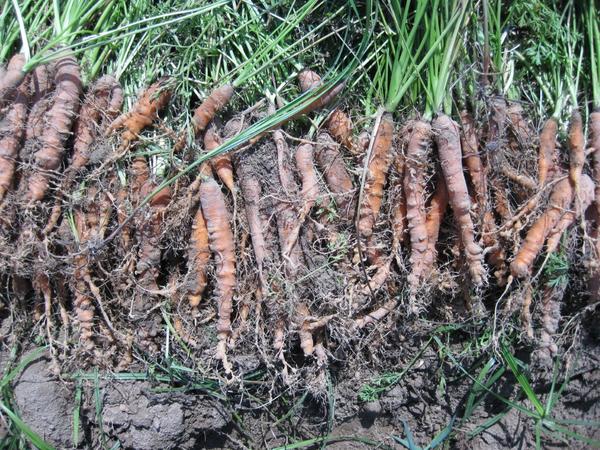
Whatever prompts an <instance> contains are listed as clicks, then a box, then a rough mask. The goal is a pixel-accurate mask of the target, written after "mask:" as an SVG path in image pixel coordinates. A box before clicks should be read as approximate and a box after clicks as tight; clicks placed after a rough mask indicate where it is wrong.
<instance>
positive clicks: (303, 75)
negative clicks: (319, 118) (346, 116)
mask: <svg viewBox="0 0 600 450" xmlns="http://www.w3.org/2000/svg"><path fill="white" fill-rule="evenodd" d="M298 83H299V84H300V90H301V91H302V92H306V91H309V90H311V89H316V88H318V87H319V86H320V85H321V83H322V80H321V77H320V76H319V75H318V74H317V73H316V72H313V71H312V70H303V71H302V72H300V73H299V74H298ZM345 85H346V82H345V81H344V82H343V83H340V84H338V85H336V86H334V87H332V88H331V89H330V90H329V91H327V92H325V93H324V94H323V95H321V96H320V97H319V98H316V99H315V100H314V101H313V102H312V103H310V104H309V105H307V106H306V107H305V108H304V109H303V110H302V111H300V112H299V113H297V114H295V115H294V116H293V117H291V118H290V120H291V119H294V118H296V117H300V116H301V115H303V114H308V113H310V112H312V111H316V110H318V109H320V108H322V107H323V106H325V105H327V104H328V103H329V102H331V101H332V100H333V99H334V98H335V97H337V96H338V94H339V93H340V92H342V89H344V86H345Z"/></svg>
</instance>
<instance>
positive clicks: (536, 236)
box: [510, 178, 573, 278]
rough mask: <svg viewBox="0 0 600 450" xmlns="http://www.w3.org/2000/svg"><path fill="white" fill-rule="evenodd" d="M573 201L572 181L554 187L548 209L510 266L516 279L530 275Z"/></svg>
mask: <svg viewBox="0 0 600 450" xmlns="http://www.w3.org/2000/svg"><path fill="white" fill-rule="evenodd" d="M572 200H573V188H572V187H571V183H570V180H569V179H568V178H565V179H563V180H561V181H559V182H558V183H556V185H555V186H554V189H553V190H552V194H551V195H550V200H549V205H548V209H547V210H546V211H545V212H544V213H543V214H542V215H541V216H540V217H539V218H538V219H537V220H536V221H535V223H534V224H533V226H532V227H531V228H530V229H529V231H528V232H527V237H526V238H525V242H524V243H523V245H522V246H521V249H520V250H519V252H518V253H517V256H516V257H515V259H514V260H513V262H512V263H511V264H510V271H511V273H512V275H513V276H514V277H517V278H523V277H526V276H527V275H528V274H529V271H530V270H531V266H532V265H533V262H534V261H535V258H536V257H537V255H538V254H539V253H540V250H541V249H542V247H543V246H544V242H545V241H546V237H547V236H548V234H549V233H550V232H551V231H552V230H553V229H554V227H555V226H556V225H557V224H558V221H559V220H560V219H561V217H562V215H563V214H564V212H565V210H567V209H568V208H569V207H570V205H571V202H572Z"/></svg>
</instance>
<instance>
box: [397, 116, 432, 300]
mask: <svg viewBox="0 0 600 450" xmlns="http://www.w3.org/2000/svg"><path fill="white" fill-rule="evenodd" d="M407 131H408V132H409V136H408V138H407V145H406V163H405V164H406V166H405V172H404V192H405V195H406V220H407V223H408V233H409V236H410V257H409V260H410V264H411V272H410V274H409V276H408V282H409V285H410V286H411V290H413V291H414V290H415V289H416V288H417V286H418V285H419V282H420V281H421V280H422V279H423V277H424V276H425V275H426V273H425V268H426V261H425V254H426V252H427V249H428V246H429V243H428V240H427V227H426V223H427V214H426V212H425V170H426V166H427V155H428V153H429V148H430V146H431V138H432V134H431V124H429V123H428V122H426V121H423V120H415V121H412V122H411V124H410V129H409V130H407Z"/></svg>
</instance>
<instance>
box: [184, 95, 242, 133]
mask: <svg viewBox="0 0 600 450" xmlns="http://www.w3.org/2000/svg"><path fill="white" fill-rule="evenodd" d="M232 96H233V86H231V85H230V84H226V85H224V86H221V87H219V88H217V89H215V90H214V91H212V92H211V94H210V95H209V96H208V97H207V98H206V100H204V101H203V102H202V104H201V105H200V106H198V107H197V108H196V110H195V111H194V116H193V117H192V126H193V128H194V134H195V135H196V136H198V135H199V134H200V133H202V131H204V130H205V129H206V127H208V124H209V123H210V122H211V121H212V120H213V118H214V117H215V115H216V114H217V113H218V112H219V111H220V110H221V109H223V108H224V107H225V105H227V103H229V100H231V97H232Z"/></svg>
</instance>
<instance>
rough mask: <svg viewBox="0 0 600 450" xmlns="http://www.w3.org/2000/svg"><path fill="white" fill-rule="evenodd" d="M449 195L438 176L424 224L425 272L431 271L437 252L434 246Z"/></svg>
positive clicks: (441, 178)
mask: <svg viewBox="0 0 600 450" xmlns="http://www.w3.org/2000/svg"><path fill="white" fill-rule="evenodd" d="M448 201H449V194H448V189H447V188H446V181H445V180H444V178H443V177H441V176H439V175H438V177H437V180H436V187H435V191H434V192H433V196H432V197H431V200H430V203H429V210H428V211H427V219H426V222H425V229H426V230H427V252H426V253H425V255H424V256H423V259H424V264H425V270H426V271H427V272H429V271H431V270H432V269H433V266H434V264H435V260H436V256H437V252H436V244H437V242H438V236H439V233H440V226H441V224H442V219H443V218H444V213H445V212H446V208H447V207H448Z"/></svg>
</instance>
